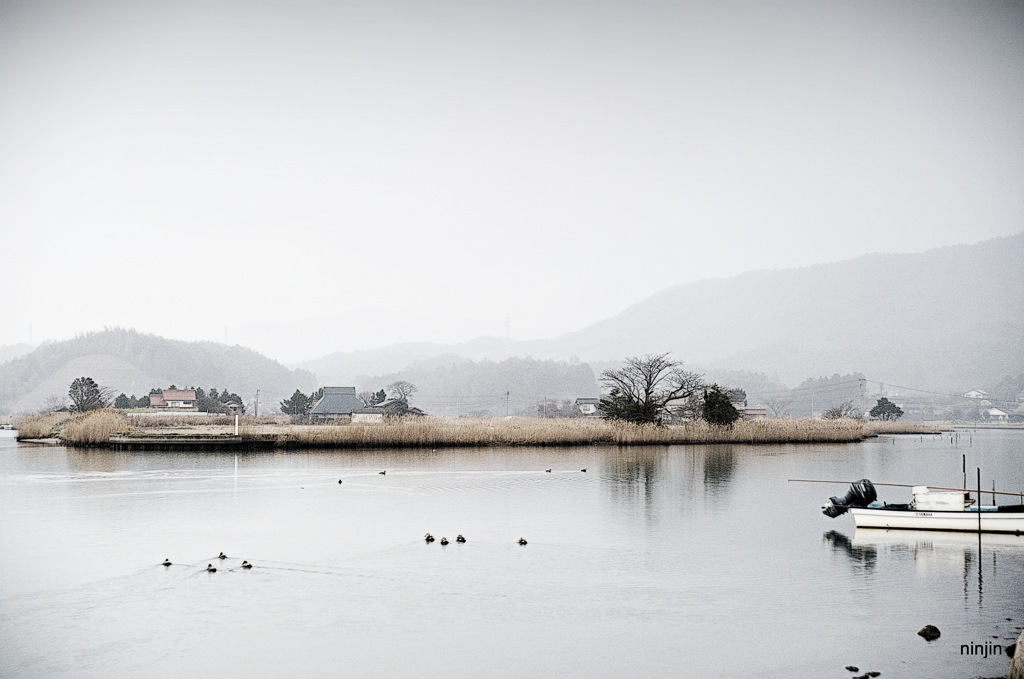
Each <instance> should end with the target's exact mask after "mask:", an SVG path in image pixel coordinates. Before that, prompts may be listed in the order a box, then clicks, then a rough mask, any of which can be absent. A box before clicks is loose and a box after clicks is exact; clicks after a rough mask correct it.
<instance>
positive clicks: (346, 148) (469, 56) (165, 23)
mask: <svg viewBox="0 0 1024 679" xmlns="http://www.w3.org/2000/svg"><path fill="white" fill-rule="evenodd" d="M1021 230H1024V3H1021V2H1008V3H987V2H973V1H972V2H960V3H953V4H949V3H941V2H934V1H931V0H929V1H928V2H920V3H909V2H877V3H874V2H860V1H858V2H847V3H834V2H827V3H825V2H821V3H763V2H751V3H692V4H691V3H678V2H677V3H634V2H629V3H627V2H614V3H607V2H605V3H601V2H598V3H594V2H579V3H566V2H546V3H541V2H429V1H426V2H424V1H416V2H408V3H387V2H365V3H329V2H309V3H301V2H281V3H267V2H223V3H217V2H197V3H194V4H189V3H185V2H177V1H175V2H121V3H100V2H88V1H83V0H76V1H74V2H37V1H34V0H30V1H28V2H0V248H2V249H0V252H2V259H0V345H3V344H13V343H16V342H26V341H29V340H30V339H31V340H32V341H33V342H40V341H42V340H45V339H63V338H67V337H70V336H73V335H75V334H77V333H80V332H84V331H89V330H98V329H102V328H103V327H104V326H122V327H133V328H136V329H137V330H140V331H145V332H152V333H157V334H160V335H164V336H167V337H174V338H179V339H210V340H216V341H225V340H227V341H228V342H230V343H232V344H235V343H238V344H243V345H246V346H251V347H253V348H256V349H259V350H262V351H264V352H266V353H269V354H270V355H272V356H274V357H276V358H280V359H282V360H288V361H291V360H296V359H301V358H311V357H314V356H317V355H321V354H324V353H327V352H329V351H331V350H335V349H337V350H347V349H354V348H369V347H374V346H381V345H385V344H389V343H392V342H397V341H404V340H410V339H434V340H444V341H453V340H462V339H469V338H471V337H474V336H477V335H480V334H496V335H502V334H505V332H506V328H507V329H508V332H509V333H510V335H511V336H512V337H513V338H518V339H530V338H543V337H554V336H556V335H558V334H560V333H563V332H566V331H569V330H574V329H577V328H579V327H582V326H584V325H587V324H589V323H590V322H593V321H596V320H599V319H601V318H604V317H607V316H610V315H612V314H614V313H616V312H618V311H620V310H621V309H623V308H624V307H626V306H628V305H629V304H631V303H633V302H635V301H638V300H640V299H641V298H643V297H645V296H647V295H648V294H650V293H653V292H655V291H657V290H660V289H662V288H665V287H668V286H671V285H676V284H679V283H684V282H687V281H690V280H694V279H698V278H706V277H724V276H730V275H733V274H737V273H740V272H743V271H747V270H750V269H762V268H786V267H794V266H802V265H807V264H813V263H818V262H826V261H835V260H839V259H846V258H850V257H854V256H857V255H861V254H864V253H868V252H880V251H920V250H925V249H928V248H931V247H936V246H941V245H948V244H956V243H968V242H976V241H979V240H983V239H986V238H990V237H995V236H1000V235H1007V234H1011V233H1017V232H1020V231H1021ZM737 303H743V302H742V301H740V300H738V301H737Z"/></svg>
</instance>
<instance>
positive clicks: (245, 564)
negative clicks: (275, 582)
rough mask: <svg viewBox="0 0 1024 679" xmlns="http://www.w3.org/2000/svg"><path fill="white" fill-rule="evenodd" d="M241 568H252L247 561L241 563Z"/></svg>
mask: <svg viewBox="0 0 1024 679" xmlns="http://www.w3.org/2000/svg"><path fill="white" fill-rule="evenodd" d="M242 568H252V564H251V563H249V562H248V561H243V562H242Z"/></svg>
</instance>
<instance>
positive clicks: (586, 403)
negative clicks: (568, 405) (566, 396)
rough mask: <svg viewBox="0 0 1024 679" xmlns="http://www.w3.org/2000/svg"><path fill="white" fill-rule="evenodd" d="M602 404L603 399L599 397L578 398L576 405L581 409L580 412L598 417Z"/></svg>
mask: <svg viewBox="0 0 1024 679" xmlns="http://www.w3.org/2000/svg"><path fill="white" fill-rule="evenodd" d="M600 406H601V399H599V398H578V399H576V407H577V408H578V409H579V411H580V414H582V415H585V416H587V417H597V416H598V415H600V413H599V412H598V409H599V408H600Z"/></svg>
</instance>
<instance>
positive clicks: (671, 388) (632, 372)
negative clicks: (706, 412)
mask: <svg viewBox="0 0 1024 679" xmlns="http://www.w3.org/2000/svg"><path fill="white" fill-rule="evenodd" d="M702 378H703V375H700V374H699V373H695V372H692V371H689V370H684V369H683V364H682V362H681V361H675V360H673V359H672V358H670V356H669V354H667V353H666V354H644V355H643V356H630V357H629V358H627V359H626V360H625V361H623V365H622V367H620V368H617V369H615V370H605V371H604V372H603V373H601V381H602V382H603V383H604V384H605V386H607V387H608V388H609V392H608V395H607V396H604V397H602V398H601V412H602V413H603V414H604V417H606V418H608V419H616V420H626V421H629V422H636V423H654V424H661V421H662V416H664V415H665V414H667V413H668V412H669V408H671V407H672V406H673V405H674V404H676V403H679V402H681V401H683V400H685V399H687V398H688V397H690V396H692V395H693V394H695V393H697V391H698V390H700V389H702V388H703V387H704V381H703V379H702Z"/></svg>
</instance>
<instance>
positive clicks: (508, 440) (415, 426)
mask: <svg viewBox="0 0 1024 679" xmlns="http://www.w3.org/2000/svg"><path fill="white" fill-rule="evenodd" d="M161 420H162V421H161V422H160V426H154V424H155V423H153V422H146V424H145V426H144V427H140V426H138V423H136V422H134V421H131V422H130V421H129V419H128V418H127V417H125V415H124V414H123V413H121V412H118V411H116V410H109V409H108V410H96V411H92V412H89V413H84V414H82V415H78V416H74V417H72V416H68V415H67V414H60V413H49V414H45V415H35V416H29V417H25V418H21V419H19V420H18V421H17V423H16V424H17V426H18V430H19V431H18V435H19V438H47V437H56V438H59V439H60V440H61V441H63V442H64V443H65V444H67V445H72V446H103V445H107V444H108V443H109V439H110V437H111V436H113V435H124V434H127V435H131V436H139V437H145V436H163V435H167V434H169V433H173V434H175V435H178V436H188V435H190V434H191V435H195V436H202V435H224V434H233V433H234V427H233V423H232V424H231V425H228V424H227V423H221V422H218V423H216V424H213V423H209V424H197V423H195V422H194V421H192V422H184V421H176V420H175V418H172V417H168V418H161ZM942 428H948V427H942V426H940V425H938V424H937V423H922V422H860V421H857V420H849V419H838V420H810V419H800V420H798V419H773V420H746V421H740V422H737V423H736V424H735V425H733V426H732V427H718V426H714V425H709V424H707V423H704V422H690V423H687V424H680V425H670V426H664V427H655V426H652V425H642V426H641V425H631V424H624V423H617V422H610V421H605V420H591V419H541V418H514V419H467V418H443V417H424V418H410V419H396V420H392V421H388V422H385V423H383V424H345V425H291V424H283V423H282V421H281V418H273V417H261V418H253V417H249V416H245V417H243V418H242V424H241V427H240V429H239V434H240V438H241V439H242V440H243V441H244V440H247V439H248V440H254V441H255V440H261V441H266V440H267V439H268V438H273V440H274V441H275V444H276V445H277V446H279V447H283V448H403V447H411V448H425V447H429V448H439V447H468V446H576V445H591V444H617V445H646V444H697V443H766V444H767V443H848V442H854V441H861V440H863V439H865V438H868V437H871V436H876V435H878V434H898V433H901V434H925V433H936V432H938V431H939V430H940V429H942Z"/></svg>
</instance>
